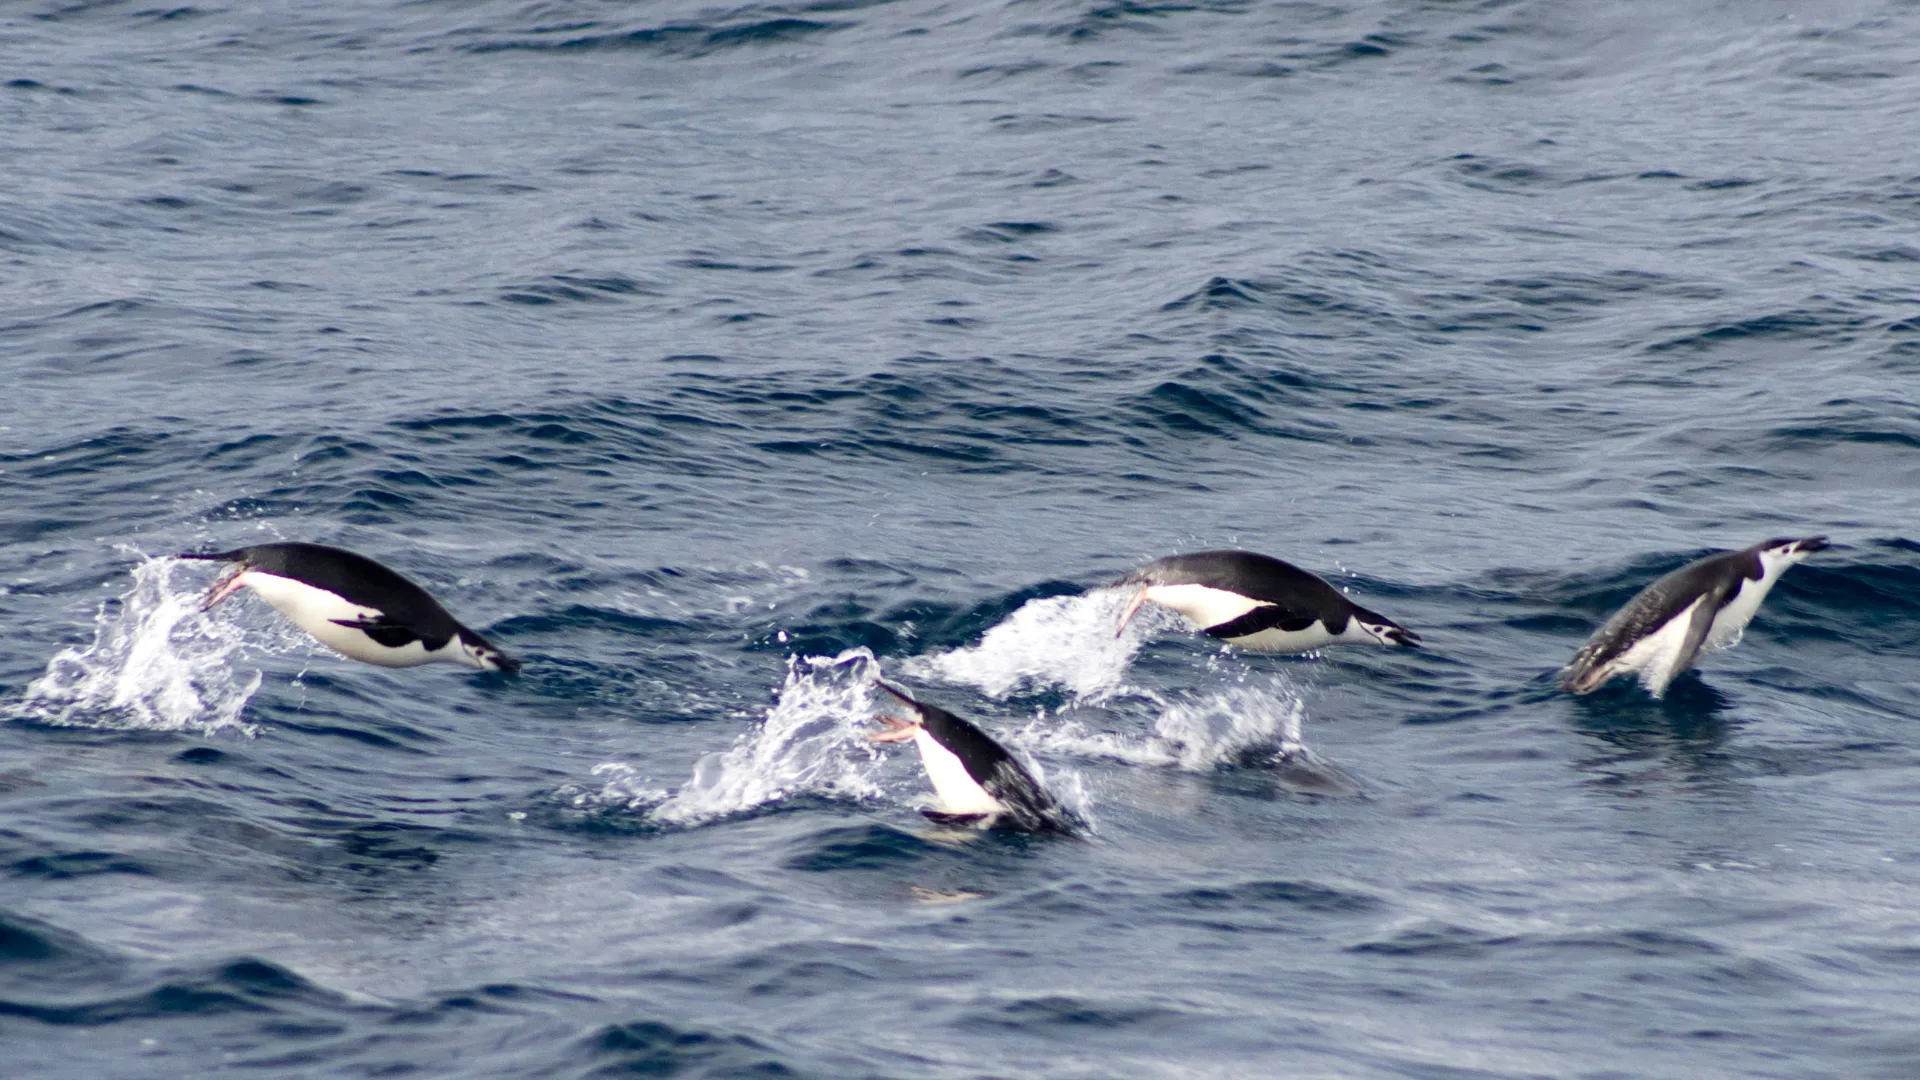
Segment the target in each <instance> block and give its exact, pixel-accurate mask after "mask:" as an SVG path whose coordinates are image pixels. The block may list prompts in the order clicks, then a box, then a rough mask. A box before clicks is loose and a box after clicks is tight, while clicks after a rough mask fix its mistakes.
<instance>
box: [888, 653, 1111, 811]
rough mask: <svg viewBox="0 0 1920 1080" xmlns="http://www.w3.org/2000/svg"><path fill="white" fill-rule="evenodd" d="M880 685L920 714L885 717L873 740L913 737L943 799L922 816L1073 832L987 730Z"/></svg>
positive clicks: (1043, 792) (1056, 807)
mask: <svg viewBox="0 0 1920 1080" xmlns="http://www.w3.org/2000/svg"><path fill="white" fill-rule="evenodd" d="M875 683H876V685H878V686H879V687H880V689H882V690H885V691H886V692H887V693H889V694H892V695H893V696H894V697H896V698H899V699H900V701H901V702H902V703H904V704H905V705H906V706H907V707H908V708H910V709H912V710H913V711H914V712H915V713H917V714H918V715H919V719H918V720H903V719H901V718H900V717H897V716H881V717H878V719H879V721H880V722H881V723H883V724H885V725H886V726H887V730H885V731H882V732H880V733H878V734H875V735H869V736H867V741H869V742H876V743H881V742H903V741H905V740H907V739H912V740H913V743H914V746H916V747H918V748H919V750H920V765H921V767H923V768H924V769H926V771H927V779H928V780H930V781H932V782H933V790H934V793H935V794H936V795H938V796H939V797H940V809H939V810H937V811H935V810H925V811H922V813H924V814H926V816H927V817H929V818H932V819H933V820H935V821H938V822H941V823H942V824H979V825H997V826H1002V827H1005V828H1012V829H1016V830H1019V831H1021V832H1072V831H1073V827H1072V822H1071V819H1070V818H1069V817H1068V816H1067V813H1066V811H1065V810H1063V809H1061V807H1060V804H1059V803H1057V802H1055V801H1054V799H1053V796H1052V795H1050V794H1048V793H1047V789H1046V788H1044V787H1041V786H1040V782H1039V781H1038V780H1035V779H1034V778H1033V774H1032V773H1030V772H1028V771H1027V769H1026V766H1024V765H1022V764H1020V762H1019V761H1017V760H1015V759H1014V756H1013V755H1012V754H1009V753H1008V752H1007V749H1006V747H1004V746H1001V745H1000V744H999V743H997V742H995V741H993V739H992V737H990V736H989V735H988V734H987V733H986V732H984V731H981V730H980V729H979V728H977V727H975V726H973V725H972V724H970V723H968V722H967V721H965V720H962V719H960V718H959V717H958V716H955V715H953V714H952V713H950V712H948V711H947V710H945V709H942V708H940V707H939V706H937V705H928V704H926V703H924V702H919V701H915V700H914V699H912V698H910V697H908V696H907V695H906V694H905V693H903V692H901V691H899V690H896V689H894V688H893V687H891V686H888V685H887V684H886V683H884V682H880V681H879V680H877V679H876V680H875Z"/></svg>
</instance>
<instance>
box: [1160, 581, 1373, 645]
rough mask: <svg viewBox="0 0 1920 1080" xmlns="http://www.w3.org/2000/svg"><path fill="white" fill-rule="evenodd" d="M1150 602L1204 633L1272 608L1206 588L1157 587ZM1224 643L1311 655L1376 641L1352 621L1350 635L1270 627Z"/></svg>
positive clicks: (1316, 627)
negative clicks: (1340, 644) (1348, 643)
mask: <svg viewBox="0 0 1920 1080" xmlns="http://www.w3.org/2000/svg"><path fill="white" fill-rule="evenodd" d="M1147 599H1149V600H1152V601H1153V602H1154V603H1157V604H1165V605H1166V606H1168V607H1170V608H1172V609H1173V610H1175V611H1177V612H1179V613H1180V614H1181V615H1183V616H1185V617H1186V618H1187V621H1189V622H1191V623H1193V624H1194V626H1195V627H1197V628H1198V629H1201V630H1205V629H1206V628H1207V627H1209V626H1219V625H1220V624H1221V623H1228V622H1232V621H1233V620H1235V619H1237V618H1239V617H1240V616H1242V615H1245V614H1246V613H1247V612H1249V611H1253V610H1254V609H1256V608H1262V607H1267V606H1269V605H1268V604H1266V603H1265V602H1263V601H1260V600H1255V599H1253V598H1251V597H1246V596H1242V595H1240V594H1239V593H1236V592H1228V591H1227V590H1225V589H1215V588H1210V587H1208V586H1206V585H1154V586H1151V587H1149V588H1148V589H1147ZM1223 640H1226V641H1229V642H1232V643H1233V644H1234V645H1235V646H1236V647H1238V648H1242V649H1250V650H1252V651H1254V652H1275V653H1296V652H1309V651H1311V650H1313V649H1318V648H1320V647H1321V646H1323V645H1331V644H1333V643H1334V642H1336V641H1365V642H1370V641H1372V640H1373V638H1372V637H1370V636H1369V635H1368V634H1367V632H1366V631H1364V630H1362V629H1360V624H1359V623H1358V622H1355V621H1354V620H1352V619H1349V620H1347V627H1346V631H1345V632H1343V633H1339V634H1330V633H1328V632H1327V627H1326V624H1325V623H1322V622H1318V621H1316V622H1313V623H1311V624H1310V625H1308V626H1307V627H1305V628H1304V629H1300V630H1282V629H1280V628H1279V627H1268V628H1267V629H1265V630H1259V631H1255V632H1254V633H1251V634H1247V635H1245V636H1243V637H1234V638H1225V639H1223Z"/></svg>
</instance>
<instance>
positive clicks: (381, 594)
mask: <svg viewBox="0 0 1920 1080" xmlns="http://www.w3.org/2000/svg"><path fill="white" fill-rule="evenodd" d="M180 558H182V559H207V560H212V561H216V562H231V563H238V564H239V565H238V566H236V567H235V568H234V569H233V570H232V571H231V572H229V573H228V574H227V576H225V577H223V578H221V579H220V580H219V581H218V582H215V583H214V586H213V588H211V589H209V590H207V596H206V599H205V600H204V601H202V603H201V605H200V607H201V610H203V611H205V610H208V609H210V608H212V607H213V605H215V604H218V603H219V602H220V601H222V600H224V599H226V598H227V597H229V596H231V595H233V594H234V593H235V592H238V591H239V590H240V588H241V587H242V586H245V587H247V588H250V589H252V590H253V591H254V592H256V593H259V594H260V598H261V599H263V600H265V601H266V602H267V603H269V604H272V605H273V606H274V608H275V609H277V610H278V611H279V612H280V614H282V615H285V616H286V617H287V618H289V619H291V620H293V623H294V625H296V626H298V627H299V628H300V629H302V630H305V631H306V632H307V633H309V634H312V635H313V636H314V637H315V638H317V639H319V641H320V643H321V644H322V645H325V646H327V647H328V648H330V649H333V650H334V651H336V652H339V653H341V654H343V655H345V656H348V657H351V658H353V659H355V660H363V661H365V662H367V663H369V664H378V665H380V666H381V667H413V666H415V665H417V664H429V663H432V662H434V661H436V660H444V661H447V662H450V663H455V664H467V665H469V666H472V667H476V668H479V669H480V670H482V671H504V672H506V673H507V674H510V675H511V674H513V673H514V672H517V671H519V670H520V662H519V661H518V660H515V659H513V658H512V657H510V656H508V655H507V654H506V653H503V652H501V651H500V650H499V649H496V648H494V647H493V645H492V644H490V643H489V642H488V641H487V639H486V638H483V637H481V636H480V635H479V634H476V633H474V632H473V631H471V630H469V629H467V628H466V627H465V626H462V625H461V624H460V623H459V621H458V620H456V619H455V618H454V617H453V616H451V615H449V614H447V609H445V608H443V607H441V606H440V604H439V602H438V601H436V600H434V598H433V597H431V596H428V595H427V593H426V590H424V589H422V588H421V587H420V586H418V585H415V584H414V583H413V582H411V581H408V580H407V579H406V578H403V577H401V576H400V575H399V574H397V573H395V572H393V571H392V570H389V569H387V568H386V567H384V566H381V565H380V564H379V563H377V562H374V561H373V560H372V559H369V558H367V557H366V556H365V555H358V554H355V553H354V552H351V551H346V550H343V549H341V548H337V547H328V546H326V545H324V544H302V543H279V544H255V545H253V546H252V547H243V548H237V549H235V550H233V551H222V552H218V553H198V552H188V553H185V554H182V555H181V556H180Z"/></svg>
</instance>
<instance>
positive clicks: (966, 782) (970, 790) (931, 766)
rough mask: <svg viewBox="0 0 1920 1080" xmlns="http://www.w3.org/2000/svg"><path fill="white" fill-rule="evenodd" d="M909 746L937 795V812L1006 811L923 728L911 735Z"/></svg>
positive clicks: (957, 759)
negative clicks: (911, 745) (912, 748)
mask: <svg viewBox="0 0 1920 1080" xmlns="http://www.w3.org/2000/svg"><path fill="white" fill-rule="evenodd" d="M913 745H914V746H916V747H918V748H919V750H920V765H921V767H922V768H924V769H926V770H927V779H928V780H930V781H932V782H933V791H934V794H936V795H938V796H940V809H941V811H942V812H943V813H948V814H998V813H1003V812H1004V811H1005V810H1006V809H1007V808H1006V806H1005V805H1003V804H1002V803H1001V802H1000V800H999V799H996V798H994V797H993V796H992V795H990V794H988V793H987V789H986V788H983V787H981V786H980V785H979V783H978V782H976V781H975V780H974V778H973V775H972V774H971V773H969V772H967V767H966V766H965V765H962V764H960V759H959V758H958V757H956V756H955V755H954V753H953V751H951V750H948V749H947V748H946V747H944V746H941V745H940V741H939V740H938V739H935V738H934V737H933V736H932V735H930V734H928V732H927V729H926V728H924V727H923V728H920V729H919V730H917V731H915V732H914V733H913Z"/></svg>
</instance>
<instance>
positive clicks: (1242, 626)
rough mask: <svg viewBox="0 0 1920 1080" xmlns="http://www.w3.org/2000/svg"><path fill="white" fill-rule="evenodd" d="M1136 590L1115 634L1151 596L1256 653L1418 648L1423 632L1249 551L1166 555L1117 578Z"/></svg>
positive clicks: (1284, 564) (1209, 631)
mask: <svg viewBox="0 0 1920 1080" xmlns="http://www.w3.org/2000/svg"><path fill="white" fill-rule="evenodd" d="M1114 586H1115V587H1118V588H1127V587H1136V588H1137V589H1138V591H1137V592H1135V593H1134V594H1133V599H1132V600H1131V601H1130V602H1128V604H1127V610H1126V611H1125V612H1124V613H1122V614H1121V616H1120V625H1119V627H1118V628H1117V629H1116V630H1115V631H1114V635H1115V636H1116V637H1117V636H1119V634H1120V633H1122V632H1123V631H1125V630H1126V628H1127V623H1128V622H1129V621H1130V620H1132V618H1133V616H1134V613H1135V612H1137V611H1139V610H1140V607H1141V605H1143V604H1145V603H1147V602H1148V601H1152V602H1153V603H1156V604H1165V605H1166V606H1167V607H1170V608H1172V609H1173V610H1175V611H1177V612H1179V613H1180V614H1182V615H1184V616H1186V617H1187V620H1188V621H1189V622H1192V623H1193V624H1194V625H1195V626H1198V627H1199V628H1200V630H1201V632H1202V633H1204V634H1207V635H1209V636H1211V637H1216V638H1219V639H1221V640H1222V641H1226V642H1228V643H1230V644H1233V645H1237V646H1239V647H1240V648H1243V649H1252V650H1254V651H1256V652H1276V653H1297V652H1307V651H1308V650H1310V649H1318V648H1320V647H1321V646H1322V645H1332V644H1335V643H1337V642H1361V643H1365V644H1374V645H1414V644H1416V643H1417V642H1419V640H1420V635H1419V634H1416V633H1414V632H1413V631H1411V630H1408V629H1407V628H1406V627H1404V626H1401V625H1400V624H1399V623H1396V622H1394V621H1393V620H1392V619H1389V618H1387V617H1386V616H1384V615H1377V614H1375V613H1373V612H1371V611H1368V610H1367V609H1366V608H1363V607H1361V606H1360V605H1359V604H1356V603H1354V602H1353V601H1351V600H1349V599H1347V598H1346V597H1345V596H1343V595H1341V593H1340V591H1339V590H1338V589H1335V588H1334V587H1333V586H1331V585H1329V584H1327V583H1326V582H1325V581H1324V580H1322V579H1321V578H1319V577H1318V576H1316V575H1314V574H1310V573H1308V572H1307V571H1305V570H1302V569H1300V568H1299V567H1297V566H1295V565H1293V564H1292V563H1289V562H1282V561H1281V560H1279V559H1276V558H1273V557H1272V556H1270V555H1259V554H1255V553H1254V552H1251V551H1197V552H1194V553H1193V554H1191V555H1169V556H1167V557H1166V558H1164V559H1160V560H1157V561H1155V562H1150V563H1148V564H1147V565H1145V566H1143V567H1141V568H1140V569H1138V570H1135V571H1134V572H1133V573H1131V574H1128V575H1127V576H1126V577H1124V578H1121V579H1120V580H1119V581H1117V582H1114Z"/></svg>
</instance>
